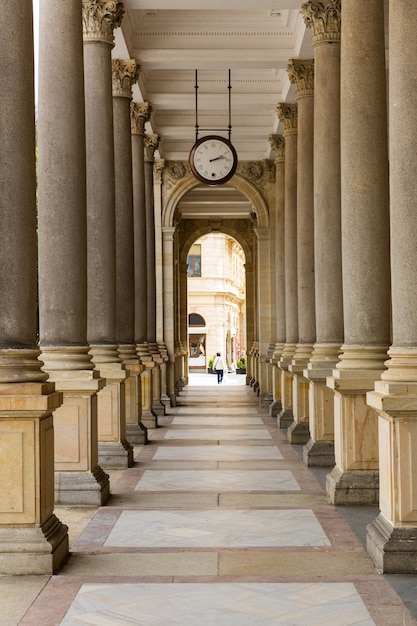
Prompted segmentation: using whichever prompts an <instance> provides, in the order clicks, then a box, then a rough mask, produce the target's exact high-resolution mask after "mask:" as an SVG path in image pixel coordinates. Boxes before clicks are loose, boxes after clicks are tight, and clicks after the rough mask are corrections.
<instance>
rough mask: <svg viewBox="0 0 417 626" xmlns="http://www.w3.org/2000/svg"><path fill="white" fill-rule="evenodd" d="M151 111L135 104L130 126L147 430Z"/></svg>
mask: <svg viewBox="0 0 417 626" xmlns="http://www.w3.org/2000/svg"><path fill="white" fill-rule="evenodd" d="M151 113H152V107H151V106H150V105H149V103H148V102H141V103H139V102H132V103H131V106H130V122H131V133H132V169H133V230H134V263H135V341H136V351H137V354H138V356H139V358H140V362H141V365H142V366H143V371H142V374H141V390H142V417H141V422H142V424H143V425H144V426H145V427H149V428H154V427H155V426H156V417H155V415H154V414H153V413H152V384H151V377H152V369H153V368H154V367H155V363H154V361H153V360H152V356H151V354H150V352H149V348H148V343H147V332H148V329H147V318H148V309H147V302H148V287H147V285H148V279H147V269H146V265H147V251H146V200H145V158H144V136H145V124H146V122H147V121H149V118H150V115H151Z"/></svg>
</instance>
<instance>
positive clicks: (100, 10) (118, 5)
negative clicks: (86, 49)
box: [82, 0, 125, 47]
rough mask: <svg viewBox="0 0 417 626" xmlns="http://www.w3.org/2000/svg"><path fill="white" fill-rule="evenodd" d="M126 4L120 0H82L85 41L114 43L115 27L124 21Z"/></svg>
mask: <svg viewBox="0 0 417 626" xmlns="http://www.w3.org/2000/svg"><path fill="white" fill-rule="evenodd" d="M124 12H125V10H124V6H123V3H122V2H118V0H82V24H83V35H84V41H85V42H90V41H103V42H105V43H109V44H110V45H111V46H112V47H113V45H114V29H115V28H118V27H119V26H120V25H121V23H122V18H123V15H124Z"/></svg>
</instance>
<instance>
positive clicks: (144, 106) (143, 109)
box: [130, 102, 152, 135]
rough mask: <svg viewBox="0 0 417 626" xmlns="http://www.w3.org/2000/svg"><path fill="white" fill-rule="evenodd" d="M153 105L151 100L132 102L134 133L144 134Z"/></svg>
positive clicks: (131, 125) (131, 123)
mask: <svg viewBox="0 0 417 626" xmlns="http://www.w3.org/2000/svg"><path fill="white" fill-rule="evenodd" d="M151 113H152V107H151V105H150V104H149V102H131V103H130V128H131V131H132V135H144V134H145V124H146V122H149V119H150V117H151Z"/></svg>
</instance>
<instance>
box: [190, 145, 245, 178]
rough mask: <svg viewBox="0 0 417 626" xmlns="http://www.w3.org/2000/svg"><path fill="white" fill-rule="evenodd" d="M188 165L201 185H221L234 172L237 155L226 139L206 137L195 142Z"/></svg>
mask: <svg viewBox="0 0 417 626" xmlns="http://www.w3.org/2000/svg"><path fill="white" fill-rule="evenodd" d="M189 164H190V168H191V171H192V173H193V174H194V176H195V177H196V178H198V180H200V181H201V182H202V183H206V184H207V185H223V183H226V182H227V181H228V180H230V179H231V178H232V176H233V175H234V173H235V172H236V168H237V153H236V150H235V148H234V147H233V145H232V144H231V142H230V141H229V140H228V139H225V138H224V137H220V136H218V135H207V136H206V137H202V138H201V139H198V140H197V141H196V142H195V144H194V146H193V147H192V149H191V152H190V157H189Z"/></svg>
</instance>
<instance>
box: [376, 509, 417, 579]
mask: <svg viewBox="0 0 417 626" xmlns="http://www.w3.org/2000/svg"><path fill="white" fill-rule="evenodd" d="M366 549H367V551H368V554H369V556H370V557H371V559H372V561H373V562H374V564H375V567H376V568H377V570H378V571H379V572H381V573H382V574H415V573H416V570H417V528H416V527H415V526H413V527H408V526H407V527H406V526H400V527H398V526H397V527H394V526H393V525H392V524H391V522H389V521H388V520H387V518H386V517H385V516H384V515H382V513H380V514H379V515H378V517H377V518H376V519H374V521H373V522H371V524H369V525H368V527H367V533H366Z"/></svg>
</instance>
